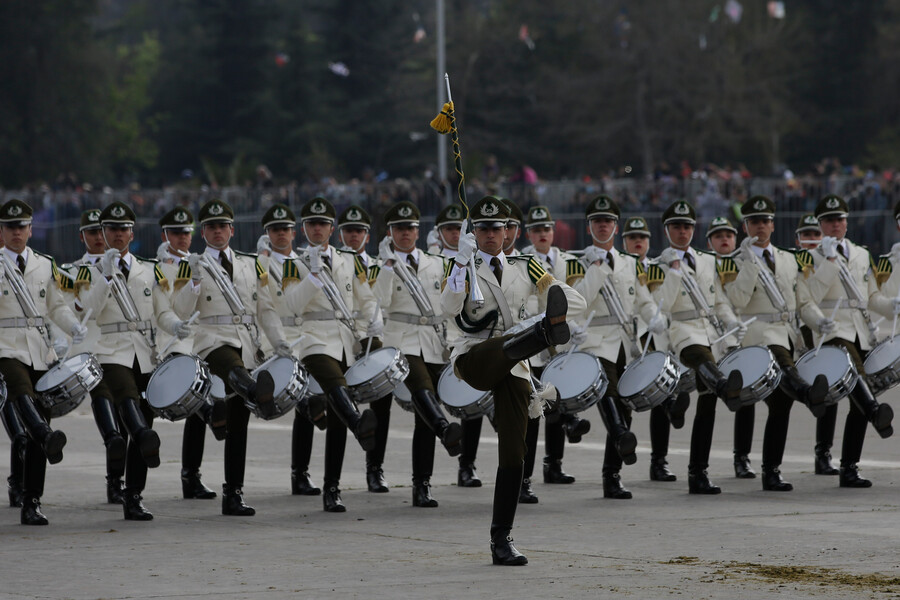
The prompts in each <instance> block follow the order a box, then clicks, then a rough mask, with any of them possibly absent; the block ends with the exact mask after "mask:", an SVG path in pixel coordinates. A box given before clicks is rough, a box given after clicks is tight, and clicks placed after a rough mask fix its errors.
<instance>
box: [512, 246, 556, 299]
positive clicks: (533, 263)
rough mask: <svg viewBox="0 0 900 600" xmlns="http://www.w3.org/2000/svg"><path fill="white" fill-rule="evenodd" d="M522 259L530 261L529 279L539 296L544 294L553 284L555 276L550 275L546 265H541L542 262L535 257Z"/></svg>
mask: <svg viewBox="0 0 900 600" xmlns="http://www.w3.org/2000/svg"><path fill="white" fill-rule="evenodd" d="M510 258H520V257H510ZM521 258H527V259H528V278H529V279H531V283H533V284H534V286H535V287H536V288H537V291H538V294H543V293H544V292H545V291H546V290H547V288H548V287H550V284H551V283H553V275H551V274H550V273H548V272H547V270H546V269H544V265H542V264H541V261H539V260H538V259H536V258H535V257H533V256H530V255H529V256H523V257H521Z"/></svg>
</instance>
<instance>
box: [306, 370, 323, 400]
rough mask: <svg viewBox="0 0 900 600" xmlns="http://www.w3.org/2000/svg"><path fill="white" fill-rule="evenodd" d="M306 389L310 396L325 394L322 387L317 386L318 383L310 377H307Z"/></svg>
mask: <svg viewBox="0 0 900 600" xmlns="http://www.w3.org/2000/svg"><path fill="white" fill-rule="evenodd" d="M306 389H307V390H308V391H309V395H310V396H321V395H322V394H324V393H325V391H324V390H323V389H322V386H321V385H319V382H318V381H316V378H315V377H313V376H312V375H310V376H309V387H308V388H306Z"/></svg>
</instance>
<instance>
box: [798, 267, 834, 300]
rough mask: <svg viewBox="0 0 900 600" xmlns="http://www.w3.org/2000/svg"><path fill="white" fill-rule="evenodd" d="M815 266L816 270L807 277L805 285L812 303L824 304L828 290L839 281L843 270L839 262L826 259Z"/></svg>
mask: <svg viewBox="0 0 900 600" xmlns="http://www.w3.org/2000/svg"><path fill="white" fill-rule="evenodd" d="M813 264H814V265H815V270H813V272H812V273H810V274H809V276H808V277H806V279H805V283H806V286H807V289H808V290H809V298H810V301H811V302H814V303H816V304H818V303H820V302H822V300H823V299H824V298H825V295H826V294H827V293H828V290H830V289H831V287H832V286H833V285H834V283H835V281H837V279H838V275H839V274H840V271H841V268H840V267H839V266H838V264H837V262H832V261H830V260H826V259H824V258H822V259H821V260H820V261H818V262H816V263H813Z"/></svg>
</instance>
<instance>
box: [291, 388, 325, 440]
mask: <svg viewBox="0 0 900 600" xmlns="http://www.w3.org/2000/svg"><path fill="white" fill-rule="evenodd" d="M297 409H298V410H299V411H300V412H301V414H302V415H303V416H304V417H306V418H307V420H309V422H310V423H312V424H313V425H315V426H316V428H318V429H319V431H325V428H326V427H328V413H327V409H328V400H326V399H325V396H322V395H319V394H317V395H315V396H309V397H307V398H304V399H303V400H301V401H300V403H299V404H298V405H297Z"/></svg>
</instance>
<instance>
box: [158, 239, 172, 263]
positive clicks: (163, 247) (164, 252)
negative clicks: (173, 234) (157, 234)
mask: <svg viewBox="0 0 900 600" xmlns="http://www.w3.org/2000/svg"><path fill="white" fill-rule="evenodd" d="M170 258H171V257H170V256H169V242H163V243H162V244H160V245H159V248H157V249H156V260H158V261H159V262H166V261H168V260H169V259H170Z"/></svg>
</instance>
